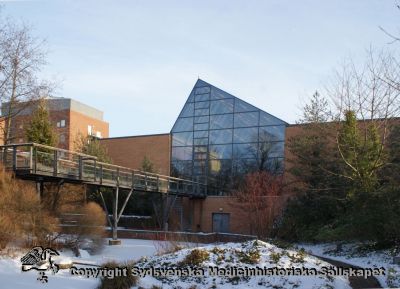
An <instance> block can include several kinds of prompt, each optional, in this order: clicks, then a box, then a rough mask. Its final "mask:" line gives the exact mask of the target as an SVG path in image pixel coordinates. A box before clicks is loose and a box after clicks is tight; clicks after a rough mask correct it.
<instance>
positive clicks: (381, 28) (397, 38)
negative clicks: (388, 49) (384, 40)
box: [379, 1, 400, 44]
mask: <svg viewBox="0 0 400 289" xmlns="http://www.w3.org/2000/svg"><path fill="white" fill-rule="evenodd" d="M397 3H398V4H396V8H397V9H398V10H399V11H400V1H397ZM379 29H380V30H382V31H383V33H385V34H386V35H387V36H389V37H390V39H391V41H390V42H389V44H393V43H395V42H397V41H400V36H398V35H395V34H393V33H392V32H389V31H387V30H386V29H385V28H383V27H382V26H379Z"/></svg>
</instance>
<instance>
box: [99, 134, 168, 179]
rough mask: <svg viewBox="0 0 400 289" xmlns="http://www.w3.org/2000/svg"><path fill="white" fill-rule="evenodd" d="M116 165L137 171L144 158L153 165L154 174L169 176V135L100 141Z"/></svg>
mask: <svg viewBox="0 0 400 289" xmlns="http://www.w3.org/2000/svg"><path fill="white" fill-rule="evenodd" d="M101 143H102V144H103V145H104V146H105V147H106V148H107V150H108V154H109V156H110V157H111V159H112V160H113V163H114V164H116V165H120V166H124V167H128V168H132V169H139V168H140V167H141V166H142V162H143V159H144V157H145V156H147V158H148V159H150V161H151V162H152V163H153V165H154V169H155V172H157V173H160V174H163V175H169V170H170V135H169V134H157V135H145V136H131V137H116V138H106V139H102V140H101Z"/></svg>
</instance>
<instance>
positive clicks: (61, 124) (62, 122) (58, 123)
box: [57, 119, 65, 127]
mask: <svg viewBox="0 0 400 289" xmlns="http://www.w3.org/2000/svg"><path fill="white" fill-rule="evenodd" d="M57 127H65V119H62V120H60V121H58V122H57Z"/></svg>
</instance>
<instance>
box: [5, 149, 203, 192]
mask: <svg viewBox="0 0 400 289" xmlns="http://www.w3.org/2000/svg"><path fill="white" fill-rule="evenodd" d="M0 161H1V162H2V163H3V166H4V167H5V168H6V169H12V170H14V171H24V172H27V173H29V174H34V175H44V176H53V177H58V178H64V179H70V180H79V181H83V182H87V183H94V184H99V185H106V186H107V185H108V186H120V187H125V188H133V189H136V190H142V191H150V192H161V193H167V192H168V193H177V194H187V195H192V196H204V195H205V192H206V186H205V185H204V184H201V183H197V182H193V181H190V180H184V179H179V178H174V177H170V176H165V175H159V174H154V173H148V172H143V171H140V170H134V169H130V168H125V167H121V166H117V165H112V164H107V163H103V162H98V161H97V158H96V157H93V156H90V155H86V154H82V153H77V152H73V151H68V150H64V149H59V148H54V147H50V146H45V145H40V144H35V143H24V144H10V145H4V146H0Z"/></svg>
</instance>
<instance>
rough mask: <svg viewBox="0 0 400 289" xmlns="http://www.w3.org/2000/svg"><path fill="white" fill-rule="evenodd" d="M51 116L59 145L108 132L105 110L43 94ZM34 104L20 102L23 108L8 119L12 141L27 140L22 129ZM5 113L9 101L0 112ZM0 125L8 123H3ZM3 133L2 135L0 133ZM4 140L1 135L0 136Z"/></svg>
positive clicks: (68, 146) (70, 146)
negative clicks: (79, 137)
mask: <svg viewBox="0 0 400 289" xmlns="http://www.w3.org/2000/svg"><path fill="white" fill-rule="evenodd" d="M46 105H47V108H48V110H49V115H50V120H51V123H52V124H53V127H54V129H55V131H56V133H57V135H58V147H59V148H62V149H67V150H73V149H74V144H75V143H76V139H77V137H78V136H79V135H84V136H87V135H91V136H94V137H97V138H104V137H105V138H107V137H108V136H109V124H108V122H106V121H104V119H103V116H104V113H103V112H102V111H100V110H98V109H96V108H94V107H92V106H89V105H87V104H84V103H82V102H79V101H77V100H74V99H71V98H64V97H49V98H46ZM36 107H37V104H36V103H33V104H29V105H24V104H22V108H21V109H19V110H18V113H17V115H16V116H15V117H13V119H12V122H11V130H10V139H11V143H24V142H26V137H25V131H26V128H27V127H28V126H29V123H30V120H31V118H32V115H33V113H34V111H35V110H36ZM7 114H8V104H7V103H5V104H3V105H2V108H1V115H2V116H5V115H7ZM2 125H7V123H4V122H3V124H2ZM1 137H2V136H1ZM0 142H2V143H3V139H1V140H0Z"/></svg>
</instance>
